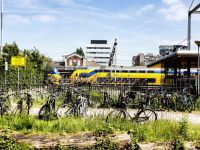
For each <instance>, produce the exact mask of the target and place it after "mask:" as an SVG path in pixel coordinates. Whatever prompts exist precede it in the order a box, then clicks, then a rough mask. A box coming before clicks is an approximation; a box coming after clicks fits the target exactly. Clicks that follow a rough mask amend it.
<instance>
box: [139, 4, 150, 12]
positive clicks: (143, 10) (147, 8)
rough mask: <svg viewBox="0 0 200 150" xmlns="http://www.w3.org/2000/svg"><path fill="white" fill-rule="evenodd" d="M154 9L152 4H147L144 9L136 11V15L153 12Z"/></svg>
mask: <svg viewBox="0 0 200 150" xmlns="http://www.w3.org/2000/svg"><path fill="white" fill-rule="evenodd" d="M153 9H154V4H148V5H146V6H144V7H142V8H141V9H140V10H139V11H137V14H141V13H143V12H145V11H149V10H153Z"/></svg>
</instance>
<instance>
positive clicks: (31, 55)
mask: <svg viewBox="0 0 200 150" xmlns="http://www.w3.org/2000/svg"><path fill="white" fill-rule="evenodd" d="M3 53H7V54H8V56H4V55H3V59H0V70H4V69H5V60H6V61H7V62H8V71H7V73H6V74H7V75H6V78H7V79H6V80H7V84H8V85H15V84H17V81H18V77H17V72H18V67H17V66H11V57H13V56H15V57H25V59H26V66H24V67H19V72H20V77H19V80H20V81H19V82H20V84H21V85H29V84H36V83H37V84H42V83H43V79H44V74H48V73H49V72H50V70H51V69H52V68H51V67H50V66H49V65H50V63H51V61H52V60H51V59H50V58H47V57H45V56H44V55H42V54H40V53H39V50H38V49H36V48H35V47H34V48H33V49H31V50H26V49H24V50H23V51H21V50H20V49H19V48H18V46H17V44H16V43H15V42H13V44H7V43H6V44H5V46H4V48H3ZM44 62H48V63H47V64H46V66H47V67H45V65H44ZM4 79H5V73H4V72H2V73H1V74H0V80H2V81H4ZM34 82H36V83H34ZM0 84H2V83H0ZM13 88H14V87H13Z"/></svg>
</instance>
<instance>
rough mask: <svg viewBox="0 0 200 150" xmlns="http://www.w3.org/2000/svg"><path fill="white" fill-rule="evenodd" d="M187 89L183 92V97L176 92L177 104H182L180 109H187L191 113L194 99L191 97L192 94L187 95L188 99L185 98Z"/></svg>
mask: <svg viewBox="0 0 200 150" xmlns="http://www.w3.org/2000/svg"><path fill="white" fill-rule="evenodd" d="M187 89H188V88H187V87H186V88H184V89H183V90H182V95H178V92H175V93H174V95H175V96H176V100H177V102H179V103H180V107H179V109H180V110H182V111H185V109H186V110H188V111H189V112H190V113H191V112H192V107H193V101H194V98H193V97H192V96H191V94H190V93H187V97H186V96H185V93H186V91H187Z"/></svg>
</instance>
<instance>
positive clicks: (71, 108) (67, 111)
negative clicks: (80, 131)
mask: <svg viewBox="0 0 200 150" xmlns="http://www.w3.org/2000/svg"><path fill="white" fill-rule="evenodd" d="M73 92H74V94H75V100H74V101H73V102H72V103H71V104H70V103H65V104H62V105H60V106H59V107H58V109H57V111H56V112H57V113H56V114H57V117H58V118H61V117H62V116H69V115H74V116H77V117H79V116H84V115H86V111H87V109H88V103H87V99H86V98H85V97H84V96H85V94H84V93H80V92H79V91H78V90H76V89H74V91H73Z"/></svg>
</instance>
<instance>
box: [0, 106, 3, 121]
mask: <svg viewBox="0 0 200 150" xmlns="http://www.w3.org/2000/svg"><path fill="white" fill-rule="evenodd" d="M0 115H1V118H2V117H3V106H2V103H0Z"/></svg>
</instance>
